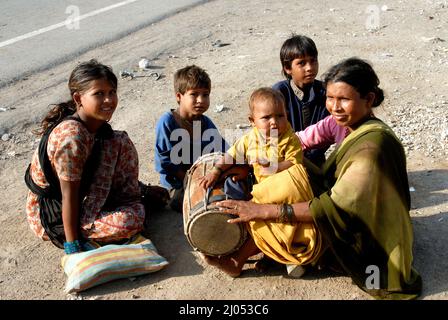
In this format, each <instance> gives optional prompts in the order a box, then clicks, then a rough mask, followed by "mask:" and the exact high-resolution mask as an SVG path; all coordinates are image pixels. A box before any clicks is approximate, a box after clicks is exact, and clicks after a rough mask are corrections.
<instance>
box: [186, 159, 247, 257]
mask: <svg viewBox="0 0 448 320" xmlns="http://www.w3.org/2000/svg"><path fill="white" fill-rule="evenodd" d="M222 155H223V153H221V152H215V153H210V154H206V155H203V156H202V157H200V158H198V160H196V162H195V163H194V164H193V165H192V167H191V168H190V170H188V172H187V175H186V178H185V185H184V187H185V194H184V203H183V217H184V232H185V235H186V236H187V239H188V242H189V243H190V244H191V246H192V247H193V248H194V249H195V250H197V251H200V252H202V253H204V254H206V255H210V256H224V255H227V254H230V253H232V252H234V251H236V250H238V249H239V248H240V247H241V245H242V244H243V243H244V241H246V237H247V231H246V227H245V225H244V224H240V223H237V224H230V223H228V222H227V220H228V219H231V218H232V215H229V214H225V213H222V212H220V211H219V209H218V208H217V207H216V206H215V205H214V203H216V202H218V201H221V200H225V199H227V196H226V195H225V193H224V190H223V184H224V182H222V181H221V182H218V183H217V184H215V186H214V187H213V188H209V190H204V188H202V187H200V186H199V181H200V179H201V178H202V177H203V176H204V175H206V174H207V173H209V172H210V170H211V169H212V168H213V165H214V163H215V162H216V161H217V160H218V159H219V158H220V157H221V156H222ZM233 217H235V216H233Z"/></svg>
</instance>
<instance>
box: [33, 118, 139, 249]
mask: <svg viewBox="0 0 448 320" xmlns="http://www.w3.org/2000/svg"><path fill="white" fill-rule="evenodd" d="M93 143H94V134H92V133H90V132H89V131H88V130H87V129H86V128H85V127H84V125H83V124H82V123H80V122H78V121H75V120H66V121H63V122H61V123H60V124H58V125H57V126H56V127H55V128H54V130H53V131H52V132H51V134H50V136H49V139H48V146H47V154H48V158H49V160H50V162H51V164H52V167H53V170H54V172H55V174H56V175H57V177H58V178H59V180H65V181H80V180H81V177H82V173H83V168H84V164H85V162H86V160H87V158H88V157H89V155H90V153H91V151H92V147H93ZM30 173H31V177H32V179H33V181H34V182H35V183H36V184H37V185H38V186H40V187H42V188H45V187H46V186H48V183H47V181H46V179H45V176H44V173H43V171H42V169H41V167H40V164H39V157H38V152H37V150H36V151H35V152H34V154H33V158H32V161H31V170H30ZM39 211H40V209H39V202H38V197H37V196H36V195H35V194H34V193H32V192H31V191H29V192H28V197H27V204H26V213H27V220H28V223H29V225H30V227H31V230H32V231H33V232H34V233H35V234H36V235H37V236H38V237H40V238H42V239H44V240H48V236H47V235H46V233H45V230H44V228H43V227H42V224H41V221H40V212H39ZM144 219H145V209H144V206H143V204H142V203H141V201H140V189H139V185H138V154H137V151H136V149H135V147H134V144H133V143H132V141H131V139H130V138H129V136H128V135H127V133H126V132H124V131H114V133H113V136H112V138H110V139H105V140H104V143H103V148H102V152H101V158H100V163H99V166H98V169H97V170H96V171H95V173H94V176H93V179H92V183H91V185H90V187H89V190H87V192H86V196H85V197H84V199H83V202H82V208H81V214H80V230H81V234H82V236H83V237H84V238H88V239H92V240H95V241H98V242H102V243H107V242H113V241H116V240H120V239H127V238H130V237H131V236H132V235H134V234H136V233H138V232H140V231H141V230H142V229H143V223H144Z"/></svg>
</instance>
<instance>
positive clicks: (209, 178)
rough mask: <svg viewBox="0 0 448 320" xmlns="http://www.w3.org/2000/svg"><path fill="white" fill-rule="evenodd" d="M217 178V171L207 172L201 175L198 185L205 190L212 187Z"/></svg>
mask: <svg viewBox="0 0 448 320" xmlns="http://www.w3.org/2000/svg"><path fill="white" fill-rule="evenodd" d="M218 179H219V173H217V172H215V171H212V172H210V173H209V174H207V175H205V176H203V177H202V178H201V180H200V181H199V186H200V187H202V188H204V189H205V190H207V189H208V188H210V187H212V186H213V185H214V184H215V183H216V181H218Z"/></svg>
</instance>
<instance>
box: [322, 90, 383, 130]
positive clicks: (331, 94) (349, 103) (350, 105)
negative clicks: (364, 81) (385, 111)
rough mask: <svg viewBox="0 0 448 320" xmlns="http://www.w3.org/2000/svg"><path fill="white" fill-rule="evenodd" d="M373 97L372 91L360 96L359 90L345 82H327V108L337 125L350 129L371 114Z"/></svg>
mask: <svg viewBox="0 0 448 320" xmlns="http://www.w3.org/2000/svg"><path fill="white" fill-rule="evenodd" d="M374 99H375V94H374V93H373V92H370V93H368V94H367V96H366V97H365V98H361V96H360V94H359V92H358V91H357V90H356V89H355V88H354V87H352V86H351V85H349V84H347V83H345V82H329V83H327V100H326V107H327V110H328V112H330V113H331V115H332V117H333V119H334V120H335V121H336V123H337V124H338V125H340V126H344V127H348V128H349V129H350V131H353V130H354V129H356V128H357V126H358V124H359V122H360V121H361V120H363V119H365V118H367V117H369V116H370V115H371V114H372V104H373V101H374Z"/></svg>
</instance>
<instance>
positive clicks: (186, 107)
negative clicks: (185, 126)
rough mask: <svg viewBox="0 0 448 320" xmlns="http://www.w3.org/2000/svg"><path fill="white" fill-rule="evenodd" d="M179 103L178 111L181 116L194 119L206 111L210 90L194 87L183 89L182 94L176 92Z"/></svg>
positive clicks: (208, 104)
mask: <svg viewBox="0 0 448 320" xmlns="http://www.w3.org/2000/svg"><path fill="white" fill-rule="evenodd" d="M176 100H177V103H179V111H180V114H181V116H182V117H183V118H186V119H188V120H192V119H195V118H197V117H199V116H200V115H202V114H203V113H204V112H206V111H207V110H208V108H209V106H210V90H209V89H206V88H195V89H189V90H187V91H185V93H184V94H182V93H180V92H178V93H176Z"/></svg>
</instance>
